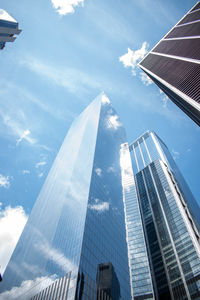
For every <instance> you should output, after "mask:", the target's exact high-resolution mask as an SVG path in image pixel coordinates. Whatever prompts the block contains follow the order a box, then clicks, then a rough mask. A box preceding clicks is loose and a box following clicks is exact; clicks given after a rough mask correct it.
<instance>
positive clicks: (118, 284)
mask: <svg viewBox="0 0 200 300" xmlns="http://www.w3.org/2000/svg"><path fill="white" fill-rule="evenodd" d="M125 142H126V135H125V130H124V128H123V126H122V124H121V122H120V120H119V118H118V116H117V114H116V112H115V111H114V109H113V108H112V106H111V104H110V102H109V100H108V98H107V97H106V96H105V95H104V94H102V95H100V96H98V97H97V98H96V99H95V100H94V101H93V102H92V103H91V104H90V105H89V106H88V107H87V108H86V109H85V110H84V112H83V113H82V114H81V115H80V116H79V117H78V118H77V119H76V120H75V121H74V122H73V124H72V126H71V128H70V130H69V132H68V134H67V136H66V138H65V140H64V142H63V145H62V147H61V149H60V151H59V153H58V155H57V157H56V159H55V161H54V163H53V166H52V168H51V170H50V172H49V174H48V176H47V179H46V181H45V183H44V185H43V187H42V190H41V192H40V194H39V196H38V199H37V200H36V203H35V205H34V207H33V210H32V212H31V215H30V217H29V219H28V221H27V224H26V226H25V228H24V231H23V233H22V235H21V237H20V239H19V242H18V244H17V246H16V248H15V250H14V253H13V255H12V257H11V259H10V262H9V264H8V266H7V268H6V270H5V273H4V278H3V282H2V284H1V285H0V291H1V292H0V299H6V300H7V299H23V300H24V299H68V300H69V299H70V300H72V299H73V300H74V299H79V300H81V299H92V300H94V299H99V298H98V297H100V296H101V298H100V299H101V300H104V299H105V300H107V299H110V298H109V297H110V295H113V293H114V291H115V293H116V294H115V295H116V299H117V297H118V298H119V299H123V300H129V299H131V288H130V280H129V266H128V254H127V243H126V227H125V215H124V204H123V189H122V178H121V165H120V147H121V144H122V143H125ZM106 267H108V269H109V270H110V271H109V270H107V272H106V271H105V268H106ZM103 269H104V271H105V272H103ZM103 274H105V276H107V279H108V280H104V279H105V278H104V279H103ZM106 274H107V275H106ZM109 276H110V278H108V277H109ZM106 285H107V286H106Z"/></svg>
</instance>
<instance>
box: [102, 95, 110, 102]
mask: <svg viewBox="0 0 200 300" xmlns="http://www.w3.org/2000/svg"><path fill="white" fill-rule="evenodd" d="M101 101H102V103H103V104H106V103H110V100H109V99H108V97H107V96H106V95H105V94H103V95H102V97H101Z"/></svg>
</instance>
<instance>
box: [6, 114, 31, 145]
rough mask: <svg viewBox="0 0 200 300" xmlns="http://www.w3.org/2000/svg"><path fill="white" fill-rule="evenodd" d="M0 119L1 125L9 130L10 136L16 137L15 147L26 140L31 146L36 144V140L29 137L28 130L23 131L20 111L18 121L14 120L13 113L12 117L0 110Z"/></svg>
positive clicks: (22, 116) (22, 115)
mask: <svg viewBox="0 0 200 300" xmlns="http://www.w3.org/2000/svg"><path fill="white" fill-rule="evenodd" d="M15 113H16V109H15ZM0 117H1V118H2V121H3V124H4V125H6V127H7V128H9V130H10V131H11V132H12V134H13V135H14V136H17V137H18V139H17V142H16V145H19V143H20V142H21V141H22V140H26V141H27V142H28V143H29V144H31V145H33V144H35V143H36V140H35V139H34V138H32V137H30V130H29V129H24V125H22V124H21V123H22V122H21V120H22V119H23V118H24V113H23V112H22V111H21V112H20V113H19V116H18V117H19V118H20V119H21V120H20V121H18V120H16V119H15V116H14V111H13V112H12V115H8V114H7V112H5V111H4V110H2V111H1V110H0Z"/></svg>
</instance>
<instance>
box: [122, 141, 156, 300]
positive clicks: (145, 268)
mask: <svg viewBox="0 0 200 300" xmlns="http://www.w3.org/2000/svg"><path fill="white" fill-rule="evenodd" d="M120 162H121V169H122V184H123V197H124V204H125V216H126V230H127V242H128V256H129V269H130V281H131V292H132V299H134V300H145V299H146V300H147V299H148V300H153V299H155V298H154V291H153V283H152V277H151V271H150V265H149V258H148V254H147V247H146V242H145V236H144V230H143V224H142V216H141V212H140V205H139V202H138V197H137V194H136V186H135V180H134V175H133V169H132V164H131V157H130V152H129V146H128V143H124V144H122V145H121V155H120Z"/></svg>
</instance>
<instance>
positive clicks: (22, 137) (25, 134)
mask: <svg viewBox="0 0 200 300" xmlns="http://www.w3.org/2000/svg"><path fill="white" fill-rule="evenodd" d="M30 133H31V132H30V130H29V129H26V130H24V132H22V134H21V135H20V137H19V139H18V140H17V143H16V145H17V146H18V145H19V143H21V141H22V140H26V141H28V142H29V143H31V144H34V140H33V139H30V137H29V134H30Z"/></svg>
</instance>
